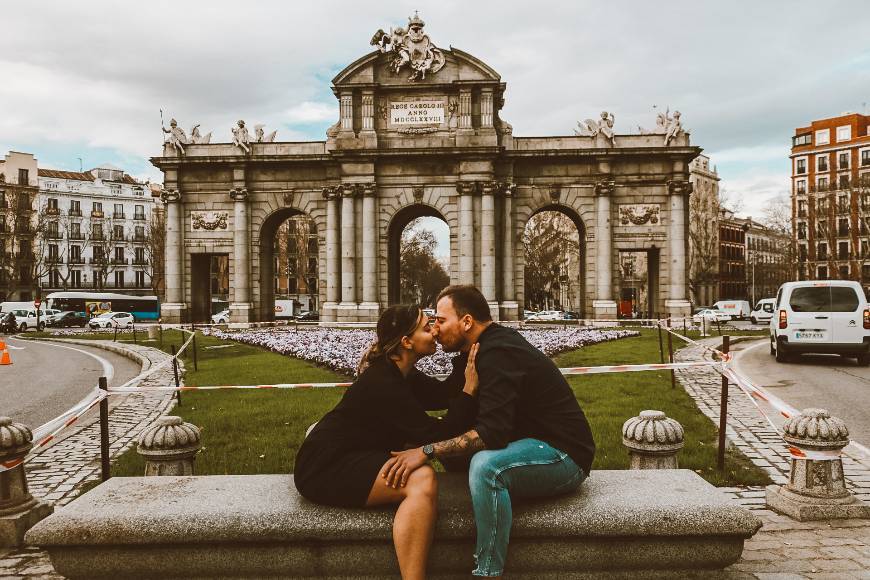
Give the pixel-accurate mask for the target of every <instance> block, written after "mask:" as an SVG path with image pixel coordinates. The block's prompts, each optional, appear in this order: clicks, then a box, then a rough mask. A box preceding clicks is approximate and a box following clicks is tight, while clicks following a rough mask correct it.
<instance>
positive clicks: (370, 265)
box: [359, 183, 380, 322]
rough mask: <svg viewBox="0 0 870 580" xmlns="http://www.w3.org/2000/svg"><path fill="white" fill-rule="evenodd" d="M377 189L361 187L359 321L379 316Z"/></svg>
mask: <svg viewBox="0 0 870 580" xmlns="http://www.w3.org/2000/svg"><path fill="white" fill-rule="evenodd" d="M376 193H377V189H376V186H375V184H374V183H366V184H364V185H363V186H362V196H363V201H362V206H363V207H362V214H363V215H362V221H363V223H362V228H363V231H362V235H363V247H362V269H363V272H362V275H363V288H362V304H360V305H359V317H360V320H365V321H369V322H376V321H377V319H378V315H379V314H380V305H379V304H378V245H377V242H378V229H377V227H378V226H377V220H378V215H377V195H376Z"/></svg>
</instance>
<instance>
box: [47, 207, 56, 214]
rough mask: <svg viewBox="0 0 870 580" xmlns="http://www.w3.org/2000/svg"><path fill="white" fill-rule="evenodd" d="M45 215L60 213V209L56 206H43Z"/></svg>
mask: <svg viewBox="0 0 870 580" xmlns="http://www.w3.org/2000/svg"><path fill="white" fill-rule="evenodd" d="M45 215H60V209H58V208H56V207H47V208H45Z"/></svg>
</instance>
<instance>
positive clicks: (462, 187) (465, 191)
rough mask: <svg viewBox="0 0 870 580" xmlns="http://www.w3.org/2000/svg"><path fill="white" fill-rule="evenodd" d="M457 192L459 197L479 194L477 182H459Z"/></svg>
mask: <svg viewBox="0 0 870 580" xmlns="http://www.w3.org/2000/svg"><path fill="white" fill-rule="evenodd" d="M456 191H457V192H459V195H473V194H474V193H476V192H477V182H476V181H458V182H456Z"/></svg>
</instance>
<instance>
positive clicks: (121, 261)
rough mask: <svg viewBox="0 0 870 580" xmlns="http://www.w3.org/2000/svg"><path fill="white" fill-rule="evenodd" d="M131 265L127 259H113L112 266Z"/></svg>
mask: <svg viewBox="0 0 870 580" xmlns="http://www.w3.org/2000/svg"><path fill="white" fill-rule="evenodd" d="M128 263H129V260H127V258H112V264H114V265H115V266H124V265H126V264H128Z"/></svg>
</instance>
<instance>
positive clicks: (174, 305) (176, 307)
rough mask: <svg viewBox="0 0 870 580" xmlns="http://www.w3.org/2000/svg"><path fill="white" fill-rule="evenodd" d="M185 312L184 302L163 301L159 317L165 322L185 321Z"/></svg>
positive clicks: (186, 310)
mask: <svg viewBox="0 0 870 580" xmlns="http://www.w3.org/2000/svg"><path fill="white" fill-rule="evenodd" d="M187 312H188V309H187V304H186V303H184V302H164V303H163V304H161V305H160V319H161V320H162V321H163V322H165V323H166V324H181V323H182V322H187Z"/></svg>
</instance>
